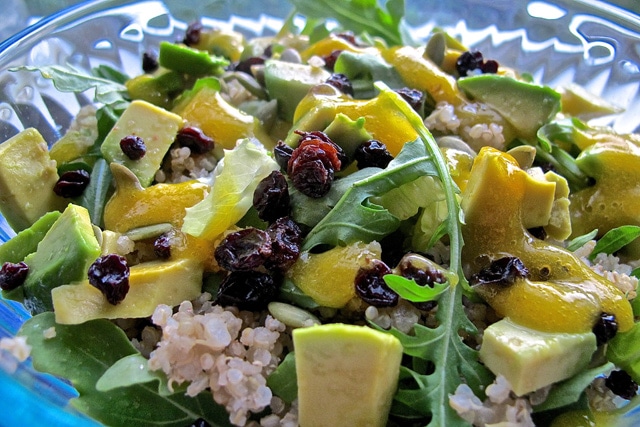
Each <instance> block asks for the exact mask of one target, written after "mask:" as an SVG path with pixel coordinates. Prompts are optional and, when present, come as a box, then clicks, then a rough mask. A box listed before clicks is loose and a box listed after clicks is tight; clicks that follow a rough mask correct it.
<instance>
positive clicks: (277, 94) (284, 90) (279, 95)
mask: <svg viewBox="0 0 640 427" xmlns="http://www.w3.org/2000/svg"><path fill="white" fill-rule="evenodd" d="M330 76H331V73H329V72H328V71H327V70H325V69H323V68H320V67H312V66H311V65H307V64H297V63H293V62H285V61H279V60H276V59H270V60H268V61H266V63H265V68H264V82H265V85H266V87H267V92H268V93H269V94H270V95H271V98H272V99H276V100H277V101H278V113H279V115H280V118H282V119H283V120H287V121H289V122H291V121H292V120H293V114H294V112H295V111H296V107H297V106H298V104H299V103H300V101H301V100H302V98H304V97H305V95H306V94H307V92H309V89H310V88H312V87H313V86H315V85H318V84H320V83H324V82H325V81H326V80H327V79H328V78H329V77H330Z"/></svg>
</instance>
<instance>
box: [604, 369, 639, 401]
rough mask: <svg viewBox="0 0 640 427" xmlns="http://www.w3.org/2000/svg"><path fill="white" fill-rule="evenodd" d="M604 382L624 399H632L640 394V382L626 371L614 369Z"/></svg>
mask: <svg viewBox="0 0 640 427" xmlns="http://www.w3.org/2000/svg"><path fill="white" fill-rule="evenodd" d="M604 384H605V385H606V386H607V387H608V388H609V390H611V391H612V392H613V394H615V395H616V396H620V397H622V398H623V399H627V400H631V399H632V398H633V397H635V395H636V394H638V383H636V382H635V381H634V380H633V378H631V375H629V374H628V373H627V372H626V371H623V370H616V371H612V372H611V373H610V374H609V376H608V377H607V379H606V380H605V381H604Z"/></svg>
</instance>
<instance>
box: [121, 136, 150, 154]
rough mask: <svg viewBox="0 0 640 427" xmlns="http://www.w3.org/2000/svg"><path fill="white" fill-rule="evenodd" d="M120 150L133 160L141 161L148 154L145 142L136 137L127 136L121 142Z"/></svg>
mask: <svg viewBox="0 0 640 427" xmlns="http://www.w3.org/2000/svg"><path fill="white" fill-rule="evenodd" d="M120 149H121V150H122V152H123V153H124V155H125V156H127V157H128V158H129V159H131V160H140V159H141V158H143V157H144V155H145V154H147V146H146V144H145V143H144V140H143V139H142V138H140V137H139V136H136V135H127V136H125V137H124V138H122V139H121V140H120Z"/></svg>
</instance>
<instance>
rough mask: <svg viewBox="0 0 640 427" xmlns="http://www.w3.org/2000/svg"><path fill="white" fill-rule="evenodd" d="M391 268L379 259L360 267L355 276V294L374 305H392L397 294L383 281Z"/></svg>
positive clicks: (395, 302) (396, 299)
mask: <svg viewBox="0 0 640 427" xmlns="http://www.w3.org/2000/svg"><path fill="white" fill-rule="evenodd" d="M387 274H391V269H390V268H389V267H388V266H387V264H385V263H384V262H382V261H380V260H372V261H371V263H370V264H369V265H368V266H367V267H360V269H359V270H358V273H357V274H356V278H355V286H356V294H357V295H358V296H359V297H360V299H362V300H363V301H364V302H366V303H367V304H371V305H373V306H376V307H393V306H394V305H396V304H398V299H399V296H398V294H397V293H395V292H394V291H393V290H392V289H391V288H390V287H389V286H388V285H387V284H386V283H385V281H384V279H383V277H384V276H385V275H387Z"/></svg>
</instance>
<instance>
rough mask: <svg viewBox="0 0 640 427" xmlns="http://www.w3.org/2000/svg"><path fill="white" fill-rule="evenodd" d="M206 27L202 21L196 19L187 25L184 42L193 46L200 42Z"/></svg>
mask: <svg viewBox="0 0 640 427" xmlns="http://www.w3.org/2000/svg"><path fill="white" fill-rule="evenodd" d="M203 29H204V27H203V26H202V23H201V22H200V21H194V22H192V23H190V24H189V25H188V26H187V30H186V31H185V33H184V39H182V42H183V43H184V44H186V45H187V46H193V45H195V44H198V42H200V36H201V35H202V30H203Z"/></svg>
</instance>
